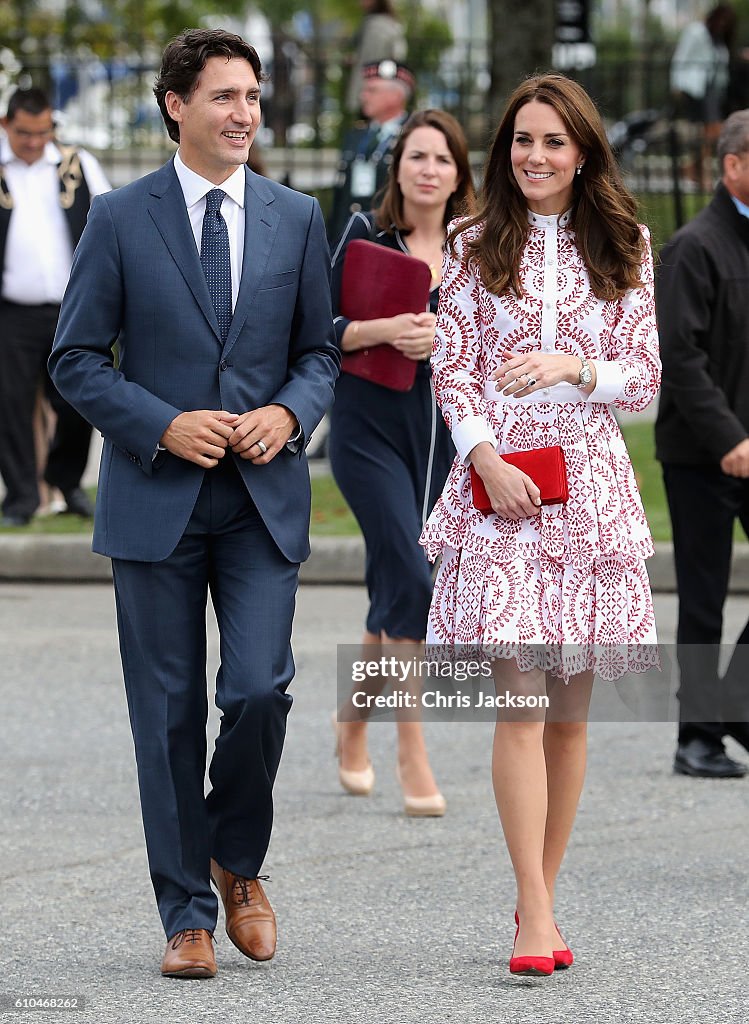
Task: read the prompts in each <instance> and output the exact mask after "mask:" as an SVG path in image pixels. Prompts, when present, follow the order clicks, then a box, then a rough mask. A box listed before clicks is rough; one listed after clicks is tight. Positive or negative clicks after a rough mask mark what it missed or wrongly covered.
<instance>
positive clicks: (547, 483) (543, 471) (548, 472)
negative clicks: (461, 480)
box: [469, 444, 569, 512]
mask: <svg viewBox="0 0 749 1024" xmlns="http://www.w3.org/2000/svg"><path fill="white" fill-rule="evenodd" d="M502 458H503V459H504V460H505V462H509V463H510V465H511V466H517V468H518V469H520V470H522V471H523V473H525V474H526V476H529V477H530V478H531V480H532V481H533V483H534V484H535V485H536V487H538V489H539V491H540V492H541V504H542V505H559V504H562V503H563V502H565V501H567V499H568V498H569V489H568V486H567V466H566V464H565V461H564V452H563V451H562V449H561V448H560V447H559V445H558V444H557V445H552V446H551V447H550V448H531V450H530V451H527V452H507V453H506V454H505V455H502ZM469 470H470V474H471V491H472V492H473V505H474V508H477V509H478V510H479V512H493V511H494V509H493V508H492V503H491V501H490V500H489V495H488V494H487V493H486V487H484V481H483V480H482V479H481V477H480V476H479V474H478V473H477V472H476V470H475V469H474V468H473V466H470V467H469Z"/></svg>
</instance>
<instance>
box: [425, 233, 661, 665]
mask: <svg viewBox="0 0 749 1024" xmlns="http://www.w3.org/2000/svg"><path fill="white" fill-rule="evenodd" d="M529 219H530V235H529V238H528V242H527V244H526V247H525V250H524V253H523V257H522V261H521V266H520V274H521V281H522V285H523V295H522V297H520V298H518V297H517V296H515V295H514V294H505V295H502V296H500V297H498V296H496V295H493V294H491V293H490V292H488V291H487V290H486V289H485V288H484V287H483V286H482V284H481V281H480V278H479V277H478V272H477V270H476V268H475V267H474V265H473V263H471V262H464V260H463V259H462V256H463V253H464V251H465V244H466V241H467V236H468V237H470V236H471V235H473V234H474V233H476V232H478V231H479V230H480V227H477V228H473V229H469V232H464V233H462V234H461V235H459V236H458V239H457V257H453V256H451V255H450V254H449V253H446V255H445V262H444V265H443V275H442V290H441V298H440V305H439V312H438V316H437V331H436V337H435V343H434V353H433V356H432V369H433V374H434V386H435V391H436V395H437V401H438V403H439V405H440V407H441V409H442V413H443V415H444V418H445V422H446V423H447V426H448V427H449V429H450V431H451V432H452V437H453V441H454V442H455V447H456V449H457V451H458V455H457V457H456V459H455V461H454V463H453V466H452V469H451V471H450V474H449V476H448V478H447V482H446V483H445V487H444V490H443V492H442V496H441V498H440V499H439V501H438V502H437V504H436V506H435V508H434V511H433V512H432V515H431V516H430V517H429V519H428V521H427V523H426V525H425V527H424V530H423V532H422V535H421V544H422V545H423V546H424V548H425V549H426V553H427V556H428V557H429V559H430V560H431V561H435V560H436V559H437V558H438V557H439V556H440V555H441V556H442V562H441V564H440V567H439V570H438V573H437V579H436V583H435V589H434V596H433V599H432V605H431V609H430V613H429V624H428V634H427V642H428V644H430V645H436V646H440V645H470V646H471V647H480V648H481V649H482V650H483V651H484V652H486V650H487V649H489V648H490V649H491V651H492V653H493V654H494V655H495V656H497V657H514V658H515V659H516V660H517V662H518V665H519V666H520V668H521V669H529V668H531V667H534V666H535V667H541V668H545V669H547V670H550V671H552V672H554V673H555V674H557V675H561V676H562V677H564V678H565V679H568V678H569V677H570V676H571V675H574V674H576V673H578V672H581V671H584V670H586V669H590V668H592V669H594V670H595V671H596V672H597V673H598V674H599V675H600V676H602V677H603V678H608V679H615V678H618V677H619V676H621V675H623V674H624V673H625V672H628V671H642V670H645V669H646V668H648V667H649V666H651V665H653V664H657V659H658V655H657V648H655V647H654V646H653V645H655V643H656V630H655V616H654V613H653V602H652V596H651V592H650V585H649V581H648V575H647V571H646V569H645V562H644V560H645V559H646V558H647V557H648V556H650V555H651V554H652V553H653V545H652V539H651V536H650V531H649V529H648V525H647V521H646V519H645V513H644V511H643V507H642V501H641V500H640V495H639V492H638V490H637V484H636V482H635V477H634V472H633V470H632V464H631V462H630V459H629V455H628V453H627V449H626V446H625V444H624V439H623V438H622V435H621V431H620V430H619V427H618V425H617V422H616V419H615V418H614V415H613V412H612V406H613V407H615V408H618V409H623V410H627V411H630V412H635V411H639V410H642V409H644V408H645V407H646V406H647V405H648V404H649V403H650V402H651V401H652V399H653V398H654V397H655V395H656V393H657V391H658V387H659V385H660V369H661V368H660V359H659V355H658V334H657V328H656V321H655V303H654V298H653V261H652V256H651V254H650V248H649V245H648V247H647V258H646V259H645V261H644V263H643V268H642V275H641V276H642V280H643V282H644V287H641V288H637V289H633V290H631V291H629V292H627V294H626V295H624V297H623V298H622V299H621V300H619V301H609V302H606V301H603V300H601V299H598V298H596V296H595V295H594V294H593V292H592V290H591V287H590V282H589V280H588V275H587V272H586V269H585V265H584V263H583V259H582V256H581V254H580V252H579V251H578V249H577V246H576V245H575V236H574V232H573V231H572V230H571V228H570V217H569V214H564V215H562V216H561V217H557V216H553V217H542V216H539V215H536V214H531V213H529ZM642 230H643V233H644V235H645V238H646V239H648V237H649V236H648V233H647V229H646V228H643V229H642ZM503 350H510V351H512V352H513V353H515V354H519V353H524V352H538V351H540V352H564V353H569V354H573V355H578V356H585V357H586V358H587V359H589V360H590V361H591V362H592V363H594V364H595V367H596V373H597V382H596V387H595V390H594V391H593V393H592V394H590V395H586V394H584V393H583V392H581V391H580V390H579V389H578V388H576V387H574V386H573V385H570V384H566V383H561V384H556V385H554V386H553V387H549V388H544V389H542V390H539V391H537V392H534V393H532V394H531V395H529V396H528V397H526V398H520V399H516V398H512V397H510V398H505V397H504V396H503V395H502V393H501V391H499V390H498V389H497V387H496V386H495V383H494V382H493V381H492V380H491V374H492V372H493V371H494V370H496V368H497V367H498V366H499V364H500V363H501V362H502V355H501V353H502V351H503ZM481 441H490V442H491V443H492V444H493V445H494V446H495V447H496V449H497V451H499V452H500V453H504V452H508V451H524V450H527V449H531V448H541V447H545V446H547V445H557V444H558V445H561V447H562V449H563V450H564V455H565V459H566V463H567V473H568V477H569V501H568V502H567V503H566V504H560V505H548V506H542V507H541V510H540V513H539V515H537V516H531V517H529V518H527V519H521V520H518V521H513V520H510V519H505V518H504V517H503V516H499V515H496V514H490V515H486V514H484V513H482V512H479V511H477V510H476V509H474V507H473V504H472V501H471V485H470V479H469V473H468V460H467V456H468V453H469V452H470V451H471V449H472V448H473V447H474V446H475V445H476V444H478V443H479V442H481ZM461 649H462V650H463V651H465V650H466V648H464V647H463V648H461Z"/></svg>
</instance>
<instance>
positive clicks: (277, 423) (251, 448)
mask: <svg viewBox="0 0 749 1024" xmlns="http://www.w3.org/2000/svg"><path fill="white" fill-rule="evenodd" d="M233 426H234V430H233V431H232V433H231V436H230V437H229V447H230V448H231V450H232V451H233V452H235V453H236V454H237V455H239V456H240V458H242V459H247V460H248V461H249V462H251V463H252V464H253V465H254V466H264V465H266V463H268V462H270V461H271V460H272V459H274V458H275V457H276V455H278V453H279V452H280V451H281V449H282V448H283V446H284V445H285V444H286V442H287V441H288V440H289V438H290V437H293V436H294V434H296V433H297V432H298V430H299V425H298V423H297V420H296V416H294V414H293V413H292V412H290V411H289V410H288V409H287V408H286V406H285V405H264V406H262V407H261V408H260V409H252V410H251V411H250V412H243V413H242V414H241V415H239V416H237V417H236V418H235V422H234V424H233ZM258 442H262V445H259V444H258ZM263 449H265V450H263Z"/></svg>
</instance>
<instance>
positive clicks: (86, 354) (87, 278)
mask: <svg viewBox="0 0 749 1024" xmlns="http://www.w3.org/2000/svg"><path fill="white" fill-rule="evenodd" d="M262 79H263V75H262V69H261V65H260V60H259V58H258V55H257V53H256V51H255V50H254V48H253V47H252V46H250V45H249V44H248V43H246V42H245V41H244V40H242V39H241V38H240V37H239V36H235V35H231V34H229V33H227V32H223V31H220V30H197V29H195V30H189V31H186V32H184V33H183V34H182V35H180V36H178V37H176V38H175V39H174V40H172V42H171V43H170V44H169V45H168V46H167V48H166V50H165V51H164V56H163V61H162V67H161V72H160V75H159V78H158V79H157V82H156V85H155V87H154V92H155V94H156V97H157V100H158V103H159V107H160V109H161V112H162V115H163V117H164V120H165V122H166V125H167V129H168V131H169V134H170V136H171V137H172V138H173V139H175V140H176V141H178V142H179V151H178V152H177V154H176V155H175V157H174V159H173V160H170V161H169V163H168V164H166V165H165V166H164V167H162V168H161V169H160V170H158V171H156V172H155V173H153V174H150V175H147V176H146V177H145V178H141V179H140V180H139V181H136V182H133V183H132V184H130V185H128V186H127V187H125V188H122V189H118V190H117V191H115V192H112V193H110V194H109V195H108V196H106V197H103V198H101V199H97V200H96V201H95V202H94V204H93V207H92V210H91V215H90V218H89V222H88V225H87V227H86V230H85V231H84V233H83V237H82V239H81V242H80V245H79V247H78V250H77V253H76V256H75V260H74V263H73V269H72V273H71V280H70V285H69V287H68V290H67V292H66V294H65V299H64V301H63V304H62V310H61V314H60V323H59V328H58V332H57V336H56V339H55V345H54V349H53V352H52V356H51V358H50V369H51V372H52V374H53V377H54V380H55V383H56V384H57V386H58V387H59V389H60V390H61V391H62V392H63V394H65V396H66V397H67V398H68V400H69V401H70V402H71V403H72V404H73V405H75V406H76V407H77V408H78V409H79V410H80V412H81V413H82V414H83V415H84V416H86V417H87V418H88V419H89V420H90V421H91V422H92V423H93V424H94V425H95V426H96V427H97V428H98V429H100V430H101V432H102V434H103V435H104V438H105V442H104V450H103V454H102V463H101V472H100V478H99V492H98V500H97V508H96V519H95V527H94V550H96V551H98V552H100V553H102V554H105V555H109V556H110V557H111V558H112V568H113V576H114V584H115V594H116V602H117V615H118V627H119V634H120V649H121V653H122V662H123V670H124V677H125V687H126V691H127V697H128V705H129V711H130V720H131V725H132V730H133V737H134V741H135V754H136V761H137V766H138V777H139V786H140V796H141V807H142V812H143V822H144V829H145V835H146V844H147V849H148V859H149V866H150V872H151V879H152V882H153V885H154V889H155V893H156V899H157V903H158V907H159V912H160V915H161V918H162V922H163V924H164V930H165V932H166V935H167V939H168V942H167V947H166V951H165V954H164V959H163V962H162V968H161V969H162V973H163V974H165V975H171V976H181V977H210V976H213V975H214V974H215V973H216V963H215V958H214V954H213V946H212V937H213V931H214V928H215V924H216V917H217V900H216V897H215V896H214V894H213V892H212V890H211V886H210V878H209V875H210V877H212V878H213V881H214V884H215V885H216V887H217V888H218V890H219V893H220V895H221V897H222V900H223V903H224V908H225V912H226V930H227V933H228V935H229V937H230V939H231V940H232V942H234V944H235V945H236V946H237V947H238V948H239V949H240V950H241V951H242V952H243V953H244V954H245V955H246V956H248V957H250V958H251V959H253V960H267V959H270V957H272V956H273V953H274V951H275V943H276V931H275V918H274V915H273V911H272V909H271V907H270V904H269V902H268V900H267V897H266V896H265V893H264V892H263V888H262V886H261V884H260V882H259V881H258V874H259V871H260V867H261V864H262V862H263V859H264V857H265V854H266V850H267V847H268V843H269V840H270V832H271V822H272V814H273V802H272V788H273V782H274V779H275V776H276V771H277V768H278V764H279V760H280V756H281V749H282V746H283V739H284V732H285V722H286V715H287V713H288V710H289V706H290V704H291V698H290V696H289V695H288V694H287V692H286V690H287V687H288V685H289V683H290V681H291V678H292V675H293V662H292V656H291V649H290V635H291V623H292V616H293V611H294V598H295V592H296V586H297V575H298V568H299V562H301V561H302V560H303V559H305V558H306V557H307V555H308V554H309V535H308V527H309V509H310V487H309V474H308V470H307V465H306V459H305V457H304V447H305V444H306V442H307V440H308V439H309V437H310V435H311V433H312V431H313V429H314V427H315V426H316V425H317V423H318V422H319V421H320V419H321V417H322V416H323V414H324V412H325V410H326V408H327V407H328V405H329V404H330V402H331V400H332V394H333V384H334V381H335V378H336V375H337V371H338V363H339V359H338V351H337V348H336V346H335V342H334V335H333V327H332V317H331V310H330V291H329V279H328V265H329V257H328V251H327V245H326V241H325V233H324V227H323V221H322V215H321V213H320V209H319V207H318V205H317V203H316V201H315V200H313V199H311V198H310V197H309V196H305V195H301V194H300V193H297V192H293V191H291V190H290V189H287V188H284V187H283V186H280V185H277V184H275V183H273V182H271V181H268V180H266V179H264V178H261V177H259V176H258V175H256V174H254V173H253V172H252V171H250V170H249V169H248V168H247V167H245V162H246V160H247V157H248V153H249V148H250V146H251V144H252V140H253V138H254V136H255V133H256V131H257V127H258V123H259V120H260V82H261V81H262ZM115 341H117V342H118V345H117V351H118V355H117V360H116V362H115V360H114V359H113V355H112V346H113V344H114V343H115ZM208 592H210V594H211V598H212V601H213V606H214V609H215V612H216V618H217V621H218V626H219V632H220V638H221V667H220V669H219V672H218V676H217V680H216V703H217V705H218V707H219V708H220V709H221V712H222V718H221V730H220V734H219V737H218V739H217V741H216V747H215V750H214V752H213V756H212V759H211V763H210V769H209V775H210V781H211V786H212V788H211V791H210V792H209V794H208V796H207V797H204V791H203V779H204V771H205V759H206V734H205V726H206V718H207V701H206V679H205V654H206V639H205V611H206V601H207V594H208Z"/></svg>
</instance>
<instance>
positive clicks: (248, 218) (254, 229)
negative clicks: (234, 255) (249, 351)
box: [198, 170, 280, 355]
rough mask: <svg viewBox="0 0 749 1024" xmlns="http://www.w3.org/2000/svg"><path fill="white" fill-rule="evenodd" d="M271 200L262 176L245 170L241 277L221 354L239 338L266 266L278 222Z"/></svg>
mask: <svg viewBox="0 0 749 1024" xmlns="http://www.w3.org/2000/svg"><path fill="white" fill-rule="evenodd" d="M273 200H274V196H273V193H272V192H271V190H270V189H269V188H268V187H267V186H266V185H265V183H264V181H263V178H262V177H260V176H259V175H257V174H253V173H252V172H251V171H250V170H246V171H245V188H244V215H245V219H244V255H243V257H242V280H241V281H240V284H239V295H238V296H237V304H236V306H235V307H234V318H233V319H232V322H231V327H230V328H229V334H228V336H227V338H226V344H225V345H224V355H226V354H227V353H228V352H229V351H230V349H231V348H232V347H233V346H234V343H235V342H236V340H237V338H238V337H239V332H240V331H241V330H242V327H243V326H244V322H245V320H246V319H247V315H248V313H249V311H250V306H251V305H252V302H253V300H254V298H255V295H256V294H257V290H258V288H259V287H260V282H261V281H262V279H263V275H264V274H265V268H266V267H267V265H268V258H269V256H270V253H271V249H272V248H273V242H274V241H275V238H276V233H277V232H278V225H279V221H280V216H279V214H278V212H277V211H276V210H274V209H272V207H271V204H272V203H273ZM199 262H200V261H198V264H199Z"/></svg>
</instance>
